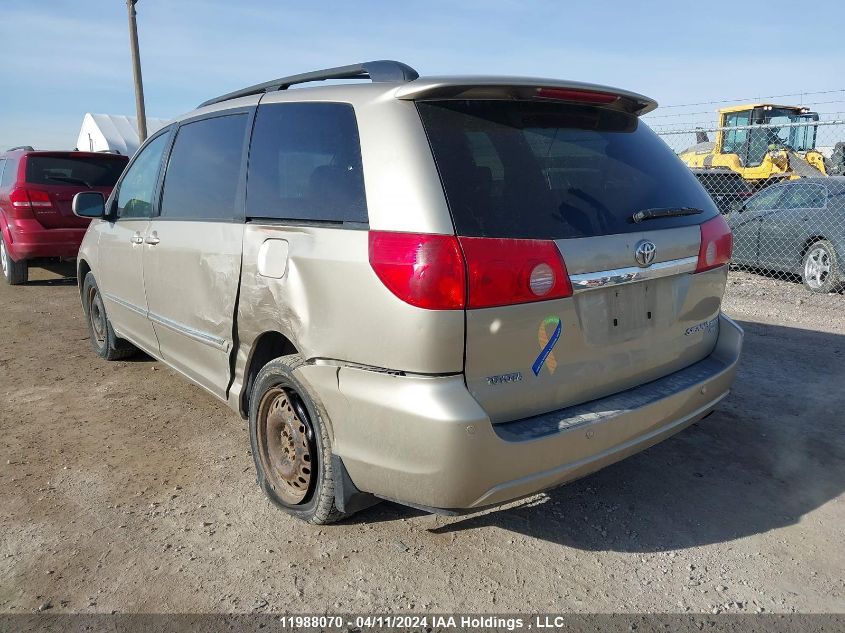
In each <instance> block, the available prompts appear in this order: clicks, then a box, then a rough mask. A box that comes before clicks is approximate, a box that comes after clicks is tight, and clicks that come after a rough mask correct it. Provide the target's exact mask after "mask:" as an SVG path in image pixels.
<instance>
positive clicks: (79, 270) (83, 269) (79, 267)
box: [76, 257, 91, 297]
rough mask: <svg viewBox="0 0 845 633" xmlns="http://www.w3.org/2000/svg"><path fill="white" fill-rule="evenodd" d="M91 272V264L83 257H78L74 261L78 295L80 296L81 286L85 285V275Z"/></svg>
mask: <svg viewBox="0 0 845 633" xmlns="http://www.w3.org/2000/svg"><path fill="white" fill-rule="evenodd" d="M90 272H91V265H90V264H89V263H88V261H87V260H85V258H82V257H81V258H79V260H77V262H76V283H77V285H78V286H79V296H80V297H81V296H82V287H83V285H85V275H87V274H88V273H90Z"/></svg>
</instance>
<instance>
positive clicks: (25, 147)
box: [6, 145, 35, 152]
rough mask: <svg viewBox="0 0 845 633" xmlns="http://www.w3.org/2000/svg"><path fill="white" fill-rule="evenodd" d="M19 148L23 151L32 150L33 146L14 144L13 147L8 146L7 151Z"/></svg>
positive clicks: (33, 149) (14, 150)
mask: <svg viewBox="0 0 845 633" xmlns="http://www.w3.org/2000/svg"><path fill="white" fill-rule="evenodd" d="M19 149H22V150H23V151H25V152H34V151H35V148H34V147H33V146H32V145H15V146H14V147H10V148H9V149H7V150H6V151H7V152H16V151H18V150H19Z"/></svg>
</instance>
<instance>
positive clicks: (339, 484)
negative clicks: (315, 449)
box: [332, 454, 381, 514]
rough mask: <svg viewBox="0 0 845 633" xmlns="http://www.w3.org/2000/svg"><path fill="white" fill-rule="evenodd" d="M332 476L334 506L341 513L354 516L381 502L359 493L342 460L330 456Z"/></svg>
mask: <svg viewBox="0 0 845 633" xmlns="http://www.w3.org/2000/svg"><path fill="white" fill-rule="evenodd" d="M332 474H333V479H334V504H335V507H336V508H337V509H338V510H340V511H341V512H344V513H347V514H354V513H355V512H359V511H360V510H365V509H367V508H369V507H371V506H374V505H376V504H377V503H379V502H380V501H381V499H379V498H378V497H375V496H373V495H371V494H370V493H369V492H361V491H360V490H358V488H357V486H356V485H355V484H354V483H353V482H352V479H351V478H350V477H349V473H348V472H347V471H346V466H344V465H343V460H341V459H340V457H339V456H338V455H334V454H332Z"/></svg>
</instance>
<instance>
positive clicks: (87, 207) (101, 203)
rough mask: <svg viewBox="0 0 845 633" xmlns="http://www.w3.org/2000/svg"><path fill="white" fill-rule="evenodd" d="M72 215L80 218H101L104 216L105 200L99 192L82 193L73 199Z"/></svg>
mask: <svg viewBox="0 0 845 633" xmlns="http://www.w3.org/2000/svg"><path fill="white" fill-rule="evenodd" d="M72 208H73V214H74V215H75V216H77V217H80V218H102V217H104V216H105V215H106V199H105V198H104V197H103V194H101V193H100V192H99V191H82V192H80V193H78V194H76V195H75V196H74V197H73V205H72Z"/></svg>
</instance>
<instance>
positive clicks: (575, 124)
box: [417, 100, 718, 239]
mask: <svg viewBox="0 0 845 633" xmlns="http://www.w3.org/2000/svg"><path fill="white" fill-rule="evenodd" d="M417 107H418V109H419V112H420V116H421V117H422V121H423V125H424V126H425V129H426V132H427V134H428V138H429V142H430V144H431V147H432V151H433V152H434V158H435V161H436V162H437V168H438V170H439V172H440V178H441V180H442V181H443V186H444V188H445V191H446V198H447V200H448V203H449V209H450V210H451V213H452V218H453V220H454V222H455V228H456V230H457V232H458V234H459V235H466V236H475V237H509V238H531V239H563V238H573V237H592V236H596V235H609V234H614V233H628V232H633V231H642V230H651V229H661V228H670V227H677V226H688V225H693V224H699V223H701V222H703V221H705V220H707V219H709V218H711V217H715V216H716V215H717V214H718V211H717V210H716V207H715V205H714V204H713V201H712V200H711V199H710V197H709V196H708V195H707V193H706V192H705V191H704V189H703V188H702V187H701V185H700V184H699V183H698V181H697V179H696V178H695V176H693V174H692V172H690V171H689V169H687V167H686V166H685V165H684V164H683V163H682V162H681V161H680V160H679V159H678V158H677V156H675V154H674V153H673V152H672V150H670V149H669V147H668V146H667V145H666V144H665V143H664V142H663V141H662V140H660V139H659V138H658V137H657V135H656V134H655V133H654V132H652V131H651V130H650V129H649V128H648V127H647V126H646V125H645V124H643V123H642V122H640V121H639V119H637V117H635V116H632V115H628V114H624V113H620V112H615V111H612V110H605V109H601V108H596V107H590V106H577V105H567V104H560V103H544V102H531V101H479V100H474V101H428V102H420V103H418V104H417ZM678 207H692V208H696V209H701V210H702V213H701V214H699V215H688V216H682V217H668V218H659V219H650V220H648V221H646V222H643V223H640V224H636V223H634V222H633V221H632V220H631V219H630V218H631V216H632V215H633V214H634V213H636V212H637V211H641V210H644V209H656V208H659V209H666V208H678Z"/></svg>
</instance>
